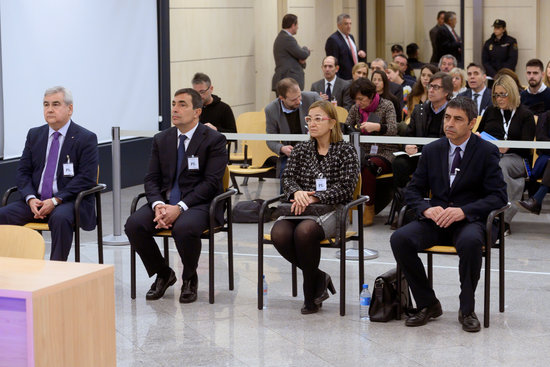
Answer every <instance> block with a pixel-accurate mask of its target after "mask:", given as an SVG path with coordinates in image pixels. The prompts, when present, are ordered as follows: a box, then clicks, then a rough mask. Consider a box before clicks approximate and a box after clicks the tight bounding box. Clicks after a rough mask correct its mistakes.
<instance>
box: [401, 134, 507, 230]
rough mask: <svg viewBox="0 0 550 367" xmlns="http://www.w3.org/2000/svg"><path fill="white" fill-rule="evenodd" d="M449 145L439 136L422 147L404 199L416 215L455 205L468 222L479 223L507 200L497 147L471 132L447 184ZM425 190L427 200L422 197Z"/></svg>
mask: <svg viewBox="0 0 550 367" xmlns="http://www.w3.org/2000/svg"><path fill="white" fill-rule="evenodd" d="M449 148H450V145H449V140H448V139H447V138H446V137H442V138H440V139H439V140H436V141H434V142H433V143H430V144H428V145H426V146H425V147H424V149H422V156H421V157H420V161H419V162H418V167H417V169H416V171H415V172H414V174H413V177H412V180H411V182H410V183H409V185H408V186H407V188H406V191H405V200H406V202H407V204H408V205H410V206H411V208H413V209H415V210H416V213H417V215H418V216H419V217H420V218H423V216H422V213H423V212H424V211H425V210H426V209H428V208H430V207H435V206H441V207H443V208H447V207H459V208H461V209H462V211H463V212H464V215H465V216H466V219H465V220H467V221H468V222H476V221H482V222H483V221H485V220H486V219H487V216H488V215H489V213H490V212H491V211H492V210H494V209H498V208H501V207H503V206H504V205H506V202H507V201H508V197H507V194H506V183H505V182H504V178H503V176H502V171H501V169H500V166H499V160H500V154H499V151H498V148H497V147H496V145H494V144H492V143H489V142H486V141H484V140H483V139H482V138H480V137H478V136H477V135H475V134H471V135H470V140H469V141H468V144H467V145H466V149H465V150H464V156H463V158H462V161H461V162H460V165H459V167H460V171H459V172H458V174H457V175H456V177H455V180H454V181H453V184H452V186H449V182H450V178H449V160H448V155H449ZM428 192H430V193H431V199H430V200H429V201H427V200H424V198H425V197H426V195H427V193H428Z"/></svg>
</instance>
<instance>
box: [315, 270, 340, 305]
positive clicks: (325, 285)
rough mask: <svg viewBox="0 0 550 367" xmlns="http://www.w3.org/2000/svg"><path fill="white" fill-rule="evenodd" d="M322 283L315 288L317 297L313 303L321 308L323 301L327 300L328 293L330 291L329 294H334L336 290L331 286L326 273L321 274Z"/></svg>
mask: <svg viewBox="0 0 550 367" xmlns="http://www.w3.org/2000/svg"><path fill="white" fill-rule="evenodd" d="M323 274H324V275H323V281H322V282H320V286H319V287H318V288H317V294H318V296H317V297H315V299H314V300H313V302H314V303H315V304H316V305H318V306H322V304H323V301H325V300H326V299H328V297H329V294H328V291H329V290H330V293H332V294H336V289H335V288H334V284H332V279H331V278H330V275H328V274H327V273H323Z"/></svg>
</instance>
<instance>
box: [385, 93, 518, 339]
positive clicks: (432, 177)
mask: <svg viewBox="0 0 550 367" xmlns="http://www.w3.org/2000/svg"><path fill="white" fill-rule="evenodd" d="M476 118H477V113H476V110H475V105H474V103H473V101H472V100H471V99H467V98H464V97H457V98H455V99H453V100H452V101H450V102H449V104H448V105H447V109H446V111H445V119H444V130H445V137H443V138H441V139H439V140H437V141H435V142H433V143H430V144H428V145H426V146H425V147H424V149H423V150H422V157H421V159H420V162H419V163H418V168H417V169H416V171H415V172H414V175H413V178H412V180H411V183H410V184H409V186H407V189H406V190H405V198H406V202H407V204H408V205H409V206H410V208H411V209H412V210H414V211H415V213H416V216H417V218H418V219H416V220H414V221H413V222H411V223H409V224H407V225H405V226H403V227H401V228H399V229H398V230H397V231H395V232H394V233H393V235H392V236H391V238H390V242H391V247H392V251H393V255H394V257H395V260H396V261H397V263H398V264H399V266H400V267H401V268H402V269H403V273H404V275H405V278H406V279H407V281H408V283H409V286H410V289H411V292H412V295H413V297H414V299H415V301H416V305H417V309H418V310H419V311H418V313H416V314H415V315H412V316H410V317H409V318H408V319H407V320H406V322H405V325H406V326H421V325H425V324H426V323H427V322H428V321H429V320H430V319H432V318H436V317H439V316H441V314H442V313H443V311H442V309H441V304H440V303H439V300H438V299H437V298H436V296H435V292H434V290H433V288H432V287H431V286H430V283H429V281H428V278H427V277H426V272H425V271H424V267H423V266H422V261H421V260H420V258H419V257H418V251H420V250H424V249H426V248H429V247H431V246H433V245H434V244H440V243H442V244H448V245H452V246H454V247H456V250H457V253H458V256H459V264H458V272H459V274H460V296H459V300H460V308H459V311H458V321H459V322H460V323H461V324H462V329H463V330H465V331H468V332H477V331H479V330H480V329H481V325H480V323H479V320H478V319H477V316H476V314H475V291H476V287H477V283H478V281H479V275H480V271H481V263H482V252H481V251H482V247H483V246H485V245H486V243H485V221H486V219H487V216H488V215H489V213H490V212H491V211H492V210H495V209H498V208H501V207H503V206H504V205H506V202H507V198H506V188H505V186H506V185H505V183H504V180H503V178H502V173H501V170H500V167H499V152H498V149H497V147H496V146H494V145H493V144H491V143H489V142H486V141H483V139H481V138H479V137H478V136H476V135H475V134H472V133H471V129H472V128H473V127H474V124H475V123H476ZM449 187H451V189H449ZM428 192H430V193H431V198H430V200H425V197H426V194H427V193H428Z"/></svg>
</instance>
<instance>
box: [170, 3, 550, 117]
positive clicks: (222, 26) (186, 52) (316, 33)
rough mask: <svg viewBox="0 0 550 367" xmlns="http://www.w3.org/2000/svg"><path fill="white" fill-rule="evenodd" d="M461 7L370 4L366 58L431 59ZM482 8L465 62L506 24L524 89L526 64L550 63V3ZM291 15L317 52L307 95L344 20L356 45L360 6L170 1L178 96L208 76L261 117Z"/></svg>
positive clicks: (240, 106)
mask: <svg viewBox="0 0 550 367" xmlns="http://www.w3.org/2000/svg"><path fill="white" fill-rule="evenodd" d="M377 3H379V4H384V6H385V14H386V15H385V29H386V31H385V33H386V34H385V37H382V36H380V35H377V34H376V21H378V20H377V19H376V18H375V16H374V14H375V11H376V4H377ZM459 4H460V1H459V0H385V1H379V0H367V23H368V29H367V38H368V45H367V46H368V48H367V50H366V51H367V59H368V60H372V59H374V58H375V57H383V58H386V59H389V57H390V50H389V49H390V46H391V45H392V44H393V43H400V44H402V45H404V46H405V45H406V44H408V43H410V42H416V43H418V45H419V46H420V49H421V60H429V58H430V56H431V45H430V41H429V30H430V28H431V27H433V25H434V24H435V18H436V14H437V12H438V11H439V10H440V9H445V10H453V11H455V12H457V14H459V13H460V12H459ZM483 4H484V5H483V26H482V29H481V30H475V32H474V30H473V21H472V14H473V13H472V12H473V0H466V4H465V6H466V9H465V12H466V13H465V14H466V16H465V28H466V33H465V34H466V37H465V62H466V63H468V62H470V61H472V58H473V52H472V46H471V45H472V43H473V37H474V36H479V37H483V40H485V39H487V38H488V37H489V36H490V34H491V31H492V27H491V24H492V22H493V20H494V19H496V18H502V19H505V20H506V21H507V22H508V31H509V33H510V34H511V35H512V36H514V37H516V38H517V39H518V44H519V51H520V56H519V62H518V68H517V71H518V75H519V76H520V78H521V80H522V82H524V83H525V77H524V72H523V70H524V65H525V62H526V61H527V60H528V59H530V58H532V57H538V58H540V59H541V60H542V61H543V63H544V64H546V63H547V62H548V60H550V47H549V46H548V39H549V37H548V34H550V22H547V21H545V18H546V16H545V14H546V15H547V14H550V1H547V0H522V1H521V2H519V1H517V0H484V2H483ZM289 12H291V13H294V14H296V15H298V21H299V26H300V28H299V30H298V34H297V35H296V39H297V41H298V44H300V45H302V46H303V45H306V46H308V47H310V48H311V49H312V50H313V51H312V54H311V56H310V57H309V58H308V61H307V68H306V71H305V73H306V83H305V86H306V90H309V88H310V86H311V84H312V83H313V82H314V81H316V80H319V79H321V78H322V72H321V68H320V65H321V60H322V58H323V57H324V55H325V50H324V45H325V41H326V39H327V37H328V36H329V35H330V34H331V33H333V32H334V31H335V30H336V16H337V15H338V14H340V13H342V12H346V13H349V14H350V15H351V16H352V20H353V28H352V33H353V35H354V36H356V38H358V31H357V26H358V20H357V16H358V14H357V1H356V0H171V1H170V44H171V50H170V58H171V86H172V91H175V90H176V89H178V88H182V87H188V86H190V84H191V78H192V76H193V74H194V73H195V72H197V71H202V72H204V73H206V74H208V75H209V76H210V77H211V79H212V83H213V86H214V93H215V94H217V95H219V96H220V97H221V98H222V100H224V101H225V102H227V103H228V104H229V105H231V107H232V108H233V111H234V113H235V115H236V116H238V115H239V114H241V113H242V112H246V111H253V110H261V109H262V108H263V107H264V106H265V105H266V104H267V103H268V102H269V101H271V100H272V99H273V98H274V94H273V93H272V92H271V77H272V75H273V70H274V67H275V63H274V60H273V41H274V39H275V37H276V36H277V33H278V32H279V31H280V29H281V28H280V27H281V24H280V23H281V18H282V15H284V14H285V13H289ZM459 24H460V23H459ZM460 33H461V32H460ZM384 38H385V42H384V45H383V46H384V55H377V54H376V46H377V44H376V43H377V40H379V39H380V40H384ZM357 41H358V39H357ZM545 42H546V44H545Z"/></svg>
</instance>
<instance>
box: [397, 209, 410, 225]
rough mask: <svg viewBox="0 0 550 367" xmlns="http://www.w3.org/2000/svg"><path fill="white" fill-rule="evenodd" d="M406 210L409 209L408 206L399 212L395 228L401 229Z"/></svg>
mask: <svg viewBox="0 0 550 367" xmlns="http://www.w3.org/2000/svg"><path fill="white" fill-rule="evenodd" d="M407 209H409V206H408V205H403V207H402V208H401V210H400V211H399V216H398V217H397V228H401V226H403V220H404V219H405V213H407Z"/></svg>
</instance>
